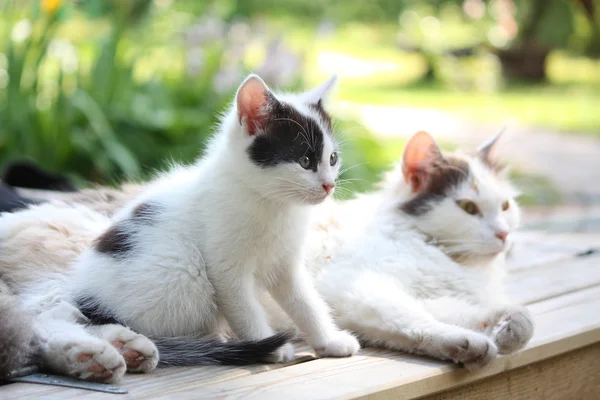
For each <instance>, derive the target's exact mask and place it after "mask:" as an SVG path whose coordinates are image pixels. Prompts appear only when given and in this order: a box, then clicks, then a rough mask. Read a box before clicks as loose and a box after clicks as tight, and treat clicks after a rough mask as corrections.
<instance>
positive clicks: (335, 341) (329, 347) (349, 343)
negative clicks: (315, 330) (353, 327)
mask: <svg viewBox="0 0 600 400" xmlns="http://www.w3.org/2000/svg"><path fill="white" fill-rule="evenodd" d="M314 349H315V352H316V353H317V355H318V356H319V357H348V356H351V355H354V354H356V352H357V351H358V350H359V349H360V344H359V343H358V340H357V339H356V338H355V337H354V336H353V335H352V334H350V333H349V332H346V331H337V332H336V333H335V334H334V335H332V336H331V337H330V338H329V340H327V342H326V343H324V344H323V345H320V346H314Z"/></svg>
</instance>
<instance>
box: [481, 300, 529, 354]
mask: <svg viewBox="0 0 600 400" xmlns="http://www.w3.org/2000/svg"><path fill="white" fill-rule="evenodd" d="M491 336H492V340H493V341H494V343H495V344H496V346H498V352H499V353H500V354H510V353H513V352H515V351H517V350H520V349H521V348H523V347H524V346H525V345H526V344H527V342H529V339H531V337H532V336H533V317H532V316H531V314H530V313H529V310H527V309H526V308H525V307H521V306H515V307H513V308H510V309H508V310H506V312H505V313H504V314H503V315H502V317H501V318H500V320H499V321H498V323H497V324H496V326H494V328H493V330H492V335H491Z"/></svg>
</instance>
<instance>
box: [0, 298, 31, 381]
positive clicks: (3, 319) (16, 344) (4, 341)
mask: <svg viewBox="0 0 600 400" xmlns="http://www.w3.org/2000/svg"><path fill="white" fill-rule="evenodd" d="M31 324H32V319H31V316H30V315H29V314H27V313H23V311H22V310H21V309H20V307H19V303H18V302H17V300H16V298H15V297H14V296H12V295H6V294H2V293H0V380H1V379H2V378H3V377H6V376H8V375H9V374H10V372H12V371H15V370H17V369H19V368H22V367H25V366H26V365H28V364H29V363H31V362H33V361H35V360H34V355H35V354H36V350H37V341H36V340H35V336H34V332H33V329H32V327H31Z"/></svg>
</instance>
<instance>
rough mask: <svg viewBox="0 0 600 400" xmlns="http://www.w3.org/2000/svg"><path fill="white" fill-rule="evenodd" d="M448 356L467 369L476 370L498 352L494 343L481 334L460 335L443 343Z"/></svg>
mask: <svg viewBox="0 0 600 400" xmlns="http://www.w3.org/2000/svg"><path fill="white" fill-rule="evenodd" d="M444 348H445V350H446V352H447V354H448V357H449V358H450V359H451V360H452V361H454V362H455V363H458V364H463V365H464V366H465V367H466V368H467V369H470V370H476V369H479V368H482V367H484V366H486V365H487V364H488V363H489V362H490V361H492V360H493V359H494V358H495V357H496V355H497V354H498V349H497V348H496V345H495V344H494V343H492V341H491V340H490V339H488V338H487V337H486V336H484V335H481V334H475V333H474V334H473V335H467V336H464V335H461V336H457V337H455V338H452V339H451V340H449V341H447V342H446V343H444Z"/></svg>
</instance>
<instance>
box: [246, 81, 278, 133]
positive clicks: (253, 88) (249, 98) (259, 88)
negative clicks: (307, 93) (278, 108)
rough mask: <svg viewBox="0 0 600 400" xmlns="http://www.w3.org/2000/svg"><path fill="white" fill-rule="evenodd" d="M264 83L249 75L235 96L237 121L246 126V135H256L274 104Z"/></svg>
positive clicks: (273, 98) (272, 97)
mask: <svg viewBox="0 0 600 400" xmlns="http://www.w3.org/2000/svg"><path fill="white" fill-rule="evenodd" d="M276 101H277V100H276V99H275V96H273V94H272V93H271V91H270V90H269V88H268V87H267V85H266V84H265V82H264V81H263V80H262V79H261V78H260V77H259V76H258V75H254V74H252V75H250V76H248V78H246V80H245V81H244V82H243V83H242V84H241V85H240V88H239V89H238V91H237V94H236V104H237V112H238V119H239V122H240V124H241V125H245V126H246V130H247V132H248V135H250V136H252V135H254V134H256V133H257V131H259V130H260V129H261V128H262V127H264V124H265V122H266V120H267V119H268V117H269V111H270V109H271V107H273V103H274V102H276Z"/></svg>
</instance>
